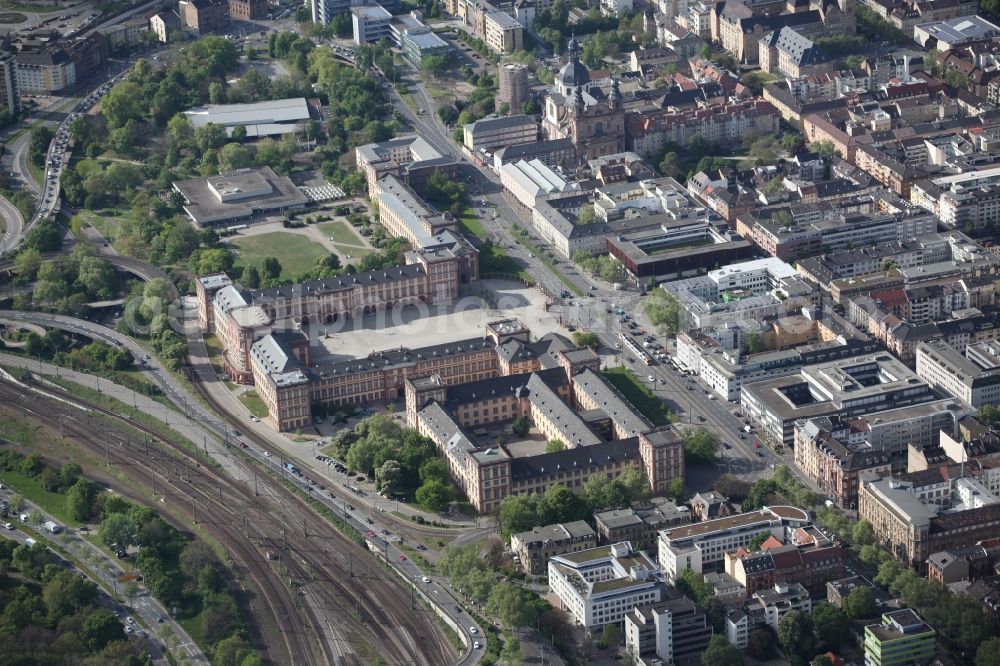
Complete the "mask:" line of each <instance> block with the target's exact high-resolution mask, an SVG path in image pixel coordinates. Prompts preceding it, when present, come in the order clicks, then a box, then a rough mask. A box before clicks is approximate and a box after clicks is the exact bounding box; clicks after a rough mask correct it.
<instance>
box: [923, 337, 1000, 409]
mask: <svg viewBox="0 0 1000 666" xmlns="http://www.w3.org/2000/svg"><path fill="white" fill-rule="evenodd" d="M917 375H918V376H919V377H920V378H921V379H923V380H925V381H926V382H928V383H929V384H930V385H931V386H933V387H934V388H937V389H940V390H942V391H945V392H947V393H948V394H950V395H953V396H955V397H956V398H959V399H960V400H963V401H965V402H966V403H968V404H969V405H971V406H972V407H979V406H980V405H995V404H997V403H1000V342H998V341H996V340H989V341H986V342H980V343H978V344H974V345H969V346H968V347H966V350H965V354H962V353H961V352H960V351H959V350H957V349H955V348H954V347H952V346H951V345H949V344H948V343H947V342H945V341H944V340H927V341H925V342H921V343H920V344H919V345H917Z"/></svg>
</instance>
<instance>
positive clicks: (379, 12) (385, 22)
mask: <svg viewBox="0 0 1000 666" xmlns="http://www.w3.org/2000/svg"><path fill="white" fill-rule="evenodd" d="M391 21H392V14H390V13H389V12H388V10H387V9H386V8H385V7H383V6H382V5H363V6H361V7H351V25H352V27H353V31H354V43H355V44H357V45H359V46H362V45H364V44H377V43H378V42H379V41H380V40H382V39H388V38H389V33H390V27H389V23H390V22H391Z"/></svg>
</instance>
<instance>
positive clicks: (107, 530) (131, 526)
mask: <svg viewBox="0 0 1000 666" xmlns="http://www.w3.org/2000/svg"><path fill="white" fill-rule="evenodd" d="M137 531H138V530H137V526H136V524H135V523H134V522H133V521H132V519H131V518H129V517H128V516H127V515H126V514H122V513H113V514H111V515H110V516H105V518H104V519H103V520H102V521H101V527H100V528H99V529H98V532H97V535H98V536H99V537H100V539H101V541H102V542H104V545H105V546H107V547H108V548H110V549H112V550H124V549H126V548H128V547H129V546H134V545H135V544H136V543H138V535H137Z"/></svg>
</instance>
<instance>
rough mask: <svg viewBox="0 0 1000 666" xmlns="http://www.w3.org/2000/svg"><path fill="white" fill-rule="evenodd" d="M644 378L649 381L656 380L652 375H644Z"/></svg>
mask: <svg viewBox="0 0 1000 666" xmlns="http://www.w3.org/2000/svg"><path fill="white" fill-rule="evenodd" d="M646 379H648V380H649V381H651V382H655V381H656V377H654V376H653V375H646Z"/></svg>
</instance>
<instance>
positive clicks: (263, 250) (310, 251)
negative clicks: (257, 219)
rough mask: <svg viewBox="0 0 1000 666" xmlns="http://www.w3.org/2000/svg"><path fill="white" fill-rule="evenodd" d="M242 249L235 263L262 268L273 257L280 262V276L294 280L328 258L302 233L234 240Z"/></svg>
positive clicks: (276, 233)
mask: <svg viewBox="0 0 1000 666" xmlns="http://www.w3.org/2000/svg"><path fill="white" fill-rule="evenodd" d="M232 243H233V245H235V246H236V247H238V248H239V250H240V257H239V259H238V260H237V262H236V264H237V265H238V266H240V267H242V266H246V265H247V264H255V265H256V266H258V267H259V266H260V265H261V264H262V263H263V262H264V258H265V257H274V258H275V259H277V260H278V261H279V262H280V263H281V277H282V278H283V279H292V278H294V277H295V276H297V275H299V274H300V273H302V272H304V271H306V270H308V269H309V268H311V267H312V265H313V262H314V261H316V259H318V258H319V257H325V256H326V255H327V254H328V252H327V251H326V249H325V248H324V247H323V246H322V245H320V244H318V243H315V242H313V241H311V240H309V239H308V238H306V237H305V236H302V235H300V234H292V233H287V232H284V231H275V232H273V233H269V234H260V235H259V236H247V237H246V238H237V239H234V240H232Z"/></svg>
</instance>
